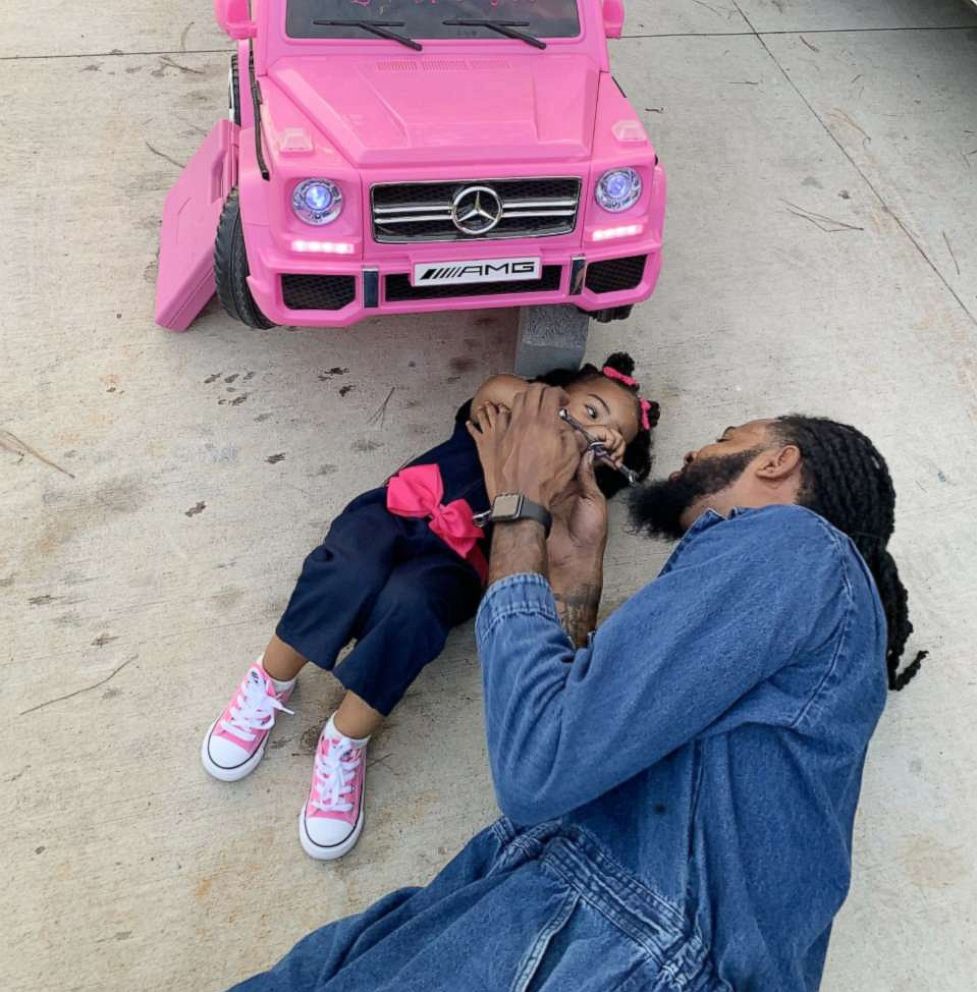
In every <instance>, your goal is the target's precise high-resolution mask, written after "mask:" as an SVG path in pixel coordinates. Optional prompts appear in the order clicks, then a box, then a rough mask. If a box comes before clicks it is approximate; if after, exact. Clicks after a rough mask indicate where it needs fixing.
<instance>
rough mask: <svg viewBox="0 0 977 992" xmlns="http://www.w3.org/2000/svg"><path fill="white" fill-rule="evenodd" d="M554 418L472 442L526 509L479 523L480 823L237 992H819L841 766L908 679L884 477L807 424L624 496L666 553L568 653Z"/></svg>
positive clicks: (594, 503) (827, 425)
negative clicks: (482, 554) (485, 745)
mask: <svg viewBox="0 0 977 992" xmlns="http://www.w3.org/2000/svg"><path fill="white" fill-rule="evenodd" d="M563 402H565V397H564V396H563V394H562V393H561V391H560V390H556V389H552V388H548V387H543V386H534V387H532V388H531V389H530V390H529V391H528V392H526V393H525V394H523V395H522V396H521V397H520V398H519V399H518V400H517V401H516V403H515V404H514V405H513V409H512V413H511V416H510V415H508V414H506V413H505V412H504V411H503V412H500V414H499V415H498V416H497V417H494V418H493V425H492V427H491V428H490V429H488V430H485V431H484V433H483V435H482V437H481V439H480V440H479V448H480V455H481V458H482V460H483V464H484V466H485V469H486V480H487V482H488V484H489V490H490V493H492V492H494V493H496V494H518V495H520V496H522V497H523V498H524V501H525V503H524V505H523V506H522V507H519V505H518V503H519V501H518V500H513V499H511V498H508V499H500V500H499V502H498V506H499V515H498V519H497V520H496V523H495V530H494V536H493V543H492V554H491V562H490V569H491V574H490V582H491V586H490V588H489V591H488V593H487V595H486V597H485V600H484V601H483V603H482V606H481V609H480V611H479V615H478V620H477V637H478V647H479V655H480V657H481V662H482V665H483V669H484V684H485V712H486V724H487V732H488V742H489V754H490V760H491V766H492V774H493V777H494V781H495V786H496V792H497V795H498V799H499V805H500V806H501V808H502V811H503V813H504V814H505V815H504V816H503V818H502V819H501V820H499V821H498V822H497V823H495V824H494V825H493V826H491V827H489V828H488V829H487V830H485V831H483V832H482V833H481V834H479V835H478V836H477V837H475V838H474V839H473V840H472V841H471V842H470V843H469V844H468V845H467V846H466V847H465V849H464V850H463V851H462V852H461V854H459V855H458V857H457V858H455V859H454V861H452V862H451V863H450V864H449V865H448V866H447V867H446V868H445V869H444V870H443V871H442V872H441V873H440V874H439V875H438V876H437V878H435V880H434V881H433V882H432V883H431V884H430V885H428V886H426V887H424V888H420V889H407V890H401V891H399V892H395V893H393V894H391V895H389V896H387V897H386V898H385V899H382V900H381V901H380V902H378V903H376V904H375V905H374V906H372V907H371V908H369V909H368V910H366V911H365V912H364V913H361V914H360V915H358V916H355V917H351V918H348V919H345V920H340V921H339V922H337V923H333V924H330V925H328V926H325V927H323V928H322V929H320V930H318V931H316V932H314V933H313V934H311V935H310V936H308V937H306V938H305V940H303V941H301V942H300V943H299V944H298V945H297V946H296V947H295V948H294V949H293V950H292V951H291V952H290V953H289V954H288V955H287V956H286V957H285V958H284V959H283V960H282V961H281V962H280V963H279V964H278V965H277V966H276V967H274V968H273V969H272V970H271V971H269V972H267V973H265V974H262V975H259V976H256V977H255V978H252V979H251V980H250V981H247V982H245V983H243V984H242V985H240V986H239V987H238V989H239V992H259V990H260V992H265V990H288V992H299V990H313V989H315V990H318V992H340V990H341V992H381V990H383V992H386V990H390V992H393V990H396V992H410V990H417V992H420V990H425V992H432V990H444V992H475V990H486V992H502V990H506V992H508V990H518V992H525V990H528V989H532V990H533V992H541V990H552V992H566V990H568V989H573V990H574V992H598V990H600V992H604V990H608V992H610V990H614V992H625V990H627V992H638V990H642V992H643V990H662V992H663V990H670V992H671V990H682V992H705V990H709V992H713V990H716V992H719V990H722V992H732V990H736V992H745V990H746V989H755V990H762V992H801V990H804V992H810V990H814V989H817V988H818V985H819V982H820V977H821V971H822V967H823V963H824V956H825V951H826V949H827V944H828V937H829V933H830V929H831V923H832V919H833V917H834V915H835V913H836V912H837V910H838V908H839V907H840V905H841V903H842V901H843V900H844V898H845V894H846V891H847V888H848V882H849V871H850V863H851V835H852V822H853V819H854V815H855V807H856V803H857V800H858V793H859V787H860V780H861V774H862V766H863V763H864V759H865V753H866V748H867V746H868V742H869V739H870V737H871V735H872V731H873V729H874V727H875V724H876V721H877V720H878V718H879V715H880V714H881V712H882V708H883V704H884V699H885V692H886V687H887V686H888V688H890V689H901V688H902V687H903V686H904V685H905V684H906V683H907V682H908V681H909V680H910V679H911V678H912V677H913V675H915V674H916V672H917V670H918V668H919V663H920V660H921V658H920V657H917V658H916V659H915V660H914V661H913V663H912V664H911V665H909V666H908V667H906V668H905V669H904V670H902V671H900V670H899V663H900V658H901V656H902V653H903V648H904V645H905V642H906V638H907V637H908V635H909V633H910V632H911V630H912V626H911V624H910V622H909V619H908V615H907V607H906V593H905V590H904V588H903V586H902V584H901V583H900V581H899V576H898V572H897V570H896V566H895V564H894V562H893V560H892V558H891V557H890V556H889V554H888V552H887V550H886V544H887V542H888V540H889V538H890V537H891V535H892V530H893V511H894V504H895V493H894V491H893V487H892V482H891V480H890V477H889V473H888V469H887V468H886V464H885V461H884V460H883V459H882V457H881V455H879V453H878V452H877V451H876V449H875V448H874V446H873V445H872V444H871V442H870V441H869V440H868V439H867V438H866V437H865V436H864V435H862V434H861V433H859V432H858V431H856V430H855V429H854V428H852V427H847V426H845V425H842V424H837V423H834V422H832V421H829V420H822V419H812V418H806V417H796V416H791V417H781V418H777V419H775V420H765V421H754V422H752V423H749V424H745V425H743V426H741V427H735V428H728V429H727V430H726V431H725V432H724V433H723V434H722V436H721V437H720V438H719V440H717V441H716V442H715V443H713V444H709V445H707V446H706V447H704V448H701V449H700V450H699V451H697V452H691V453H689V455H687V456H686V464H685V467H684V469H683V470H682V471H681V472H677V473H675V474H674V475H672V476H671V478H669V479H668V480H665V481H662V482H658V483H654V484H652V485H651V486H649V487H647V488H646V489H644V490H643V491H641V492H640V493H639V496H638V498H637V499H636V501H635V504H634V516H635V522H636V523H637V524H638V525H639V526H640V527H641V528H642V529H643V530H645V531H646V532H647V533H648V534H650V535H653V536H664V537H681V541H680V543H679V545H678V547H677V548H676V549H675V551H674V553H673V555H672V557H671V558H670V560H669V562H668V564H667V565H666V566H665V568H664V569H663V570H662V573H661V575H659V577H658V578H657V579H656V580H655V581H653V582H651V583H650V584H649V585H647V586H646V587H645V588H644V589H642V590H641V591H640V592H638V593H637V594H636V595H635V596H634V597H632V598H631V599H630V600H629V601H628V602H626V603H625V604H624V605H623V606H622V607H621V608H620V609H618V610H617V611H616V612H615V613H614V614H613V615H612V616H611V617H609V618H608V620H607V621H606V622H605V623H604V624H603V625H602V626H601V628H600V629H599V631H597V633H596V634H595V635H593V636H592V637H588V636H587V635H588V634H589V632H590V631H591V630H592V628H593V626H594V624H595V622H596V616H597V606H598V602H599V598H600V590H601V584H602V562H603V552H604V545H605V540H606V533H607V518H606V511H605V506H604V501H603V498H602V497H601V495H600V492H599V491H598V490H597V488H596V486H595V485H594V480H593V470H592V464H591V462H590V456H589V455H585V456H584V458H583V459H582V460H581V457H580V454H579V449H578V445H577V443H576V438H575V436H574V434H573V433H572V432H571V431H570V429H569V428H567V427H565V425H563V424H562V422H561V421H560V419H559V417H558V416H557V414H558V411H559V408H560V405H561V403H563ZM540 508H542V510H543V511H546V512H540ZM548 514H549V515H551V516H552V518H553V520H552V526H553V528H554V537H555V538H556V540H555V541H554V540H553V539H551V541H550V559H549V560H547V553H546V548H547V545H546V533H547V529H548V524H549V523H550V521H549V520H548V519H547V515H548ZM561 619H562V624H561Z"/></svg>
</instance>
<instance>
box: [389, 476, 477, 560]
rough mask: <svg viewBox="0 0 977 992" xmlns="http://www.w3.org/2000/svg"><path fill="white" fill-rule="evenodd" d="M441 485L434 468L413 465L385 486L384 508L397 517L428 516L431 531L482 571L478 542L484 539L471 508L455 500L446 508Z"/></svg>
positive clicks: (462, 501)
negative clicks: (385, 505) (385, 506)
mask: <svg viewBox="0 0 977 992" xmlns="http://www.w3.org/2000/svg"><path fill="white" fill-rule="evenodd" d="M443 499H444V482H443V480H442V478H441V469H440V468H438V466H437V465H412V466H411V467H410V468H405V469H402V470H401V471H400V472H398V473H397V474H396V475H395V476H394V477H393V478H392V479H391V480H390V482H388V483H387V509H388V510H389V511H390V512H391V513H392V514H394V516H397V517H430V519H431V524H430V526H431V530H432V531H434V533H435V534H437V535H438V537H440V538H441V540H442V541H444V543H445V544H447V545H448V547H449V548H451V550H452V551H454V552H455V553H456V554H457V555H459V556H460V557H461V558H464V559H466V560H467V561H469V562H470V563H471V564H472V565H473V566H474V567H475V568H476V569H478V570H479V571H481V569H480V567H479V566H480V564H481V565H484V556H483V555H482V553H481V551H480V550H479V548H478V546H477V545H478V542H479V540H481V538H483V537H484V536H485V533H484V531H483V530H482V529H481V527H476V526H475V522H474V519H473V516H474V514H473V513H472V508H471V507H470V506H469V505H468V504H467V503H466V502H465V501H464V500H463V499H456V500H453V501H452V502H451V503H449V504H448V505H447V506H445V505H444V504H443V503H442V502H441V501H442V500H443Z"/></svg>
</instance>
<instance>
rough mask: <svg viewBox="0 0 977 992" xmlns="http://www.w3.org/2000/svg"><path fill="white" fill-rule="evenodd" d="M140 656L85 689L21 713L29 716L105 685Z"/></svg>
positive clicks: (129, 659)
mask: <svg viewBox="0 0 977 992" xmlns="http://www.w3.org/2000/svg"><path fill="white" fill-rule="evenodd" d="M138 657H139V655H137V654H134V655H133V656H132V657H131V658H126V660H125V661H124V662H122V664H121V665H119V667H118V668H116V669H115V670H114V671H112V672H110V673H109V674H108V675H106V676H105V678H104V679H101V680H100V681H99V682H96V683H95V684H94V685H86V686H85V687H84V689H75V691H74V692H69V693H67V694H65V695H64V696H57V697H55V698H54V699H48V700H46V701H45V702H43V703H38V704H37V706H32V707H31V708H30V709H29V710H21V712H20V715H21V716H27V714H28V713H36V712H37V711H38V710H42V709H44V707H45V706H53V705H54V704H55V703H61V702H64V700H66V699H73V698H74V697H75V696H80V695H81V694H82V693H83V692H91V691H92V689H97V688H98V687H99V686H102V685H105V683H106V682H108V681H109V679H114V678H115V677H116V675H118V674H119V672H121V671H122V669H123V668H125V667H126V665H130V664H132V662H134V661H135V660H136V659H137V658H138Z"/></svg>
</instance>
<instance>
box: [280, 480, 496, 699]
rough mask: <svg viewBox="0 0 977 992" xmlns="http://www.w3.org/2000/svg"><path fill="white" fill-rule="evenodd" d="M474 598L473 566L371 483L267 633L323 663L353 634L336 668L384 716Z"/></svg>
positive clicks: (312, 558)
mask: <svg viewBox="0 0 977 992" xmlns="http://www.w3.org/2000/svg"><path fill="white" fill-rule="evenodd" d="M481 596H482V583H481V580H480V579H479V576H478V573H477V572H476V571H475V569H474V568H473V567H472V566H471V565H469V564H468V562H466V561H465V560H464V559H462V558H460V557H459V556H458V555H457V554H455V552H454V551H452V550H451V549H450V548H449V547H448V546H447V545H446V544H445V543H444V542H443V541H442V540H441V539H440V538H439V537H438V536H437V535H436V534H434V533H433V532H432V531H431V529H430V527H429V525H428V521H427V520H419V519H411V518H406V517H397V516H394V515H393V514H392V513H390V512H388V510H387V507H386V490H385V489H376V490H372V491H371V492H368V493H364V494H363V495H362V496H360V497H358V498H357V499H355V500H354V501H353V502H352V503H350V505H349V506H348V507H347V508H346V509H345V510H344V511H343V512H342V514H340V516H338V517H337V518H336V519H335V520H334V521H333V524H332V526H331V527H330V528H329V533H328V534H327V535H326V538H325V540H324V541H323V542H322V544H320V545H319V547H317V548H316V549H315V550H314V551H313V552H312V553H311V554H310V555H309V556H308V558H306V559H305V563H304V565H303V566H302V574H301V575H300V576H299V580H298V583H297V584H296V586H295V590H294V591H293V593H292V596H291V599H290V600H289V603H288V606H287V607H286V609H285V613H284V615H283V616H282V618H281V620H280V621H279V623H278V628H277V630H276V631H275V633H276V634H277V635H278V637H280V638H281V639H282V640H283V641H284V642H285V643H286V644H288V645H289V646H290V647H292V648H294V649H295V650H296V651H298V653H299V654H301V655H302V656H303V657H305V658H308V659H309V661H311V662H314V663H315V664H316V665H318V666H319V667H320V668H325V669H327V670H332V669H333V668H334V666H335V665H336V657H337V656H338V654H339V652H340V651H341V650H342V649H343V648H344V647H345V646H346V645H347V644H348V643H349V642H350V641H351V640H353V639H355V640H356V646H355V647H354V648H353V650H352V651H351V652H350V653H349V655H348V656H347V657H346V658H345V659H344V660H343V662H342V664H341V665H339V666H338V667H337V668H336V669H335V675H336V677H337V678H338V679H339V681H340V682H341V683H342V684H343V685H344V686H345V687H346V688H347V689H349V690H350V691H352V692H355V693H356V695H357V696H359V697H360V698H361V699H363V700H364V701H365V702H366V703H368V704H369V705H370V706H372V707H373V708H374V709H376V710H379V711H380V712H381V713H383V714H384V716H386V715H388V714H389V713H390V711H391V710H392V709H393V708H394V706H396V705H397V703H398V702H400V700H401V699H402V698H403V696H404V693H405V692H406V691H407V689H408V687H409V686H410V684H411V683H412V682H413V681H414V679H416V678H417V676H418V675H419V674H420V671H421V669H422V668H423V667H424V666H425V665H426V664H427V663H428V662H429V661H433V660H434V659H435V658H436V657H437V656H438V655H439V654H440V653H441V651H442V650H443V648H444V642H445V640H446V639H447V637H448V632H449V631H450V630H451V628H452V627H457V626H458V625H459V624H461V623H464V622H465V621H466V620H470V619H471V618H472V617H473V616H474V615H475V612H476V610H477V609H478V604H479V601H480V599H481Z"/></svg>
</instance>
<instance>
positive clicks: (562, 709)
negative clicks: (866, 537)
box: [476, 520, 851, 824]
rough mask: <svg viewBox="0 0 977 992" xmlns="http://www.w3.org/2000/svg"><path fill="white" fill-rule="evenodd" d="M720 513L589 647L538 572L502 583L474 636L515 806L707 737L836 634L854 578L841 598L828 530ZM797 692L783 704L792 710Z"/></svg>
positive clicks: (503, 781) (498, 781)
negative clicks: (725, 518)
mask: <svg viewBox="0 0 977 992" xmlns="http://www.w3.org/2000/svg"><path fill="white" fill-rule="evenodd" d="M725 526H726V525H722V526H720V527H717V528H714V533H711V534H708V535H703V536H701V537H699V538H698V539H697V542H696V545H697V546H696V547H695V548H690V549H689V550H688V551H686V552H685V553H684V555H683V557H682V558H681V560H680V562H679V563H678V564H677V565H676V567H674V568H672V569H671V570H669V571H667V572H666V573H665V574H663V575H662V576H661V577H659V578H658V579H656V580H655V581H654V582H652V583H651V584H650V585H647V586H645V588H644V589H642V590H641V591H640V592H638V593H637V594H636V595H635V596H633V597H632V598H631V599H630V600H628V601H627V602H626V603H625V604H624V605H623V606H622V607H621V608H620V609H618V610H617V612H615V613H614V614H613V615H612V616H611V617H610V618H609V619H608V621H607V622H606V623H605V624H604V625H603V626H602V627H601V628H600V630H599V631H598V633H597V635H596V636H595V637H594V638H593V640H592V642H591V644H590V645H589V646H588V647H586V648H583V649H580V650H574V648H573V646H572V645H571V643H570V641H569V639H568V638H567V636H566V634H565V633H564V631H563V629H562V628H561V626H560V623H559V619H558V617H557V613H556V605H555V603H554V600H553V595H552V592H551V590H550V587H549V585H548V583H547V582H546V581H545V579H543V578H542V577H541V576H539V575H514V576H510V577H508V578H506V579H504V580H502V581H500V582H498V583H496V584H495V585H493V586H492V587H491V589H490V590H489V591H488V593H487V595H486V598H485V600H484V601H483V603H482V607H481V609H480V611H479V615H478V620H477V625H476V634H477V638H478V648H479V656H480V658H481V662H482V668H483V681H484V691H485V715H486V729H487V734H488V749H489V758H490V762H491V767H492V775H493V779H494V782H495V789H496V795H497V798H498V800H499V805H500V807H501V809H502V811H503V812H504V813H505V814H506V815H507V816H509V817H511V818H512V819H513V820H515V821H516V822H519V823H523V824H529V823H536V822H541V821H543V820H547V819H552V818H555V817H558V816H562V815H563V814H564V813H567V812H569V811H570V810H573V809H576V808H578V807H579V806H582V805H584V804H585V803H587V802H590V801H591V800H593V799H596V798H598V797H599V796H601V795H603V794H604V793H605V792H607V791H608V790H610V789H612V788H614V787H615V786H617V785H619V784H620V783H622V782H625V781H627V780H628V779H629V778H631V777H632V776H633V775H636V774H637V773H638V772H639V771H642V770H643V769H645V768H649V767H651V766H652V765H654V764H656V763H657V762H658V761H659V760H661V759H662V758H663V757H665V755H667V754H669V753H670V752H672V751H673V750H675V749H676V748H678V747H680V746H681V745H683V744H685V743H687V742H688V741H690V740H692V739H694V738H695V737H697V736H698V735H699V734H700V733H701V732H702V731H703V730H705V729H706V728H707V727H708V726H709V725H710V724H711V723H713V722H714V721H715V720H717V719H718V718H719V717H720V716H722V715H723V714H724V713H725V712H726V711H727V710H728V709H729V708H730V707H731V706H732V705H733V704H734V703H735V702H736V701H737V700H739V699H740V698H741V697H742V696H743V695H745V694H746V693H747V692H749V691H750V690H751V689H753V688H754V687H755V686H757V685H758V684H759V683H760V682H762V681H763V680H765V679H767V678H769V677H770V676H771V675H772V674H774V673H775V672H776V671H778V670H779V669H780V668H782V667H783V666H785V665H787V664H789V663H790V662H791V661H792V660H793V659H794V658H795V657H797V656H798V655H799V654H800V653H801V652H802V651H803V649H804V648H805V646H807V645H810V644H811V643H812V641H817V642H819V643H820V644H821V647H822V648H823V647H824V643H825V641H826V640H827V641H830V640H831V638H833V637H834V638H837V637H840V636H841V635H840V633H839V631H840V630H842V629H843V627H844V624H843V623H842V615H843V613H844V611H845V609H846V603H847V604H848V605H850V598H851V597H850V588H849V592H848V594H847V596H846V592H845V588H846V582H847V579H846V573H845V567H844V560H843V558H842V556H841V555H840V554H839V553H838V550H837V547H836V546H835V545H836V542H833V541H832V540H831V539H830V537H829V536H826V535H827V531H826V529H825V530H824V531H823V533H822V531H821V529H819V528H813V529H812V528H811V527H809V526H806V525H804V526H801V527H799V528H797V527H793V528H791V527H788V528H787V529H788V531H791V530H792V531H793V533H789V534H778V533H777V532H776V531H774V532H773V533H771V532H770V530H771V529H770V527H769V526H766V527H761V526H759V525H758V522H757V520H754V521H753V523H752V524H749V523H747V524H744V525H741V526H740V527H739V528H738V529H737V533H736V535H735V538H736V539H733V540H731V539H730V538H731V537H733V535H732V534H721V533H719V532H721V531H722V530H723V528H724V527H725ZM797 531H799V533H798V532H797ZM751 532H756V533H751ZM828 647H829V649H830V645H828ZM828 653H829V654H830V650H829V651H828ZM800 706H801V701H798V704H797V710H796V711H795V710H787V709H785V712H784V713H783V714H782V720H783V722H784V723H785V724H787V723H789V722H790V721H791V720H792V719H794V718H795V717H796V715H797V712H799V708H800Z"/></svg>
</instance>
